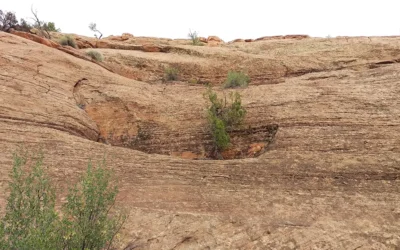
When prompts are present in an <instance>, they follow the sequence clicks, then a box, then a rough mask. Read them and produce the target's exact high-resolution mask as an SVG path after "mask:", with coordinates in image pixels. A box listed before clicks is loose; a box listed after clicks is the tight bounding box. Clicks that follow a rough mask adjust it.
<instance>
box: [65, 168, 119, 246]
mask: <svg viewBox="0 0 400 250" xmlns="http://www.w3.org/2000/svg"><path fill="white" fill-rule="evenodd" d="M111 181H112V178H111V174H110V172H109V171H108V170H107V169H106V168H105V165H104V161H103V163H102V164H99V165H98V167H97V168H93V166H92V164H91V163H89V165H88V168H87V171H86V174H85V175H84V176H83V177H82V179H81V180H80V182H79V183H78V184H77V185H75V186H74V187H73V188H71V189H70V192H69V194H68V196H67V203H66V204H65V206H64V208H63V211H64V220H63V228H64V232H65V233H64V239H65V242H64V245H65V246H67V248H68V249H103V248H104V247H110V246H111V244H112V242H113V240H114V238H115V236H116V234H117V233H118V231H119V230H120V229H121V227H122V224H123V223H124V222H125V219H126V216H124V215H121V216H118V218H116V217H115V216H112V214H111V209H112V208H113V206H114V204H115V199H116V195H117V193H118V188H117V186H116V185H113V184H112V182H111Z"/></svg>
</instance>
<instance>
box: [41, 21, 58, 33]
mask: <svg viewBox="0 0 400 250" xmlns="http://www.w3.org/2000/svg"><path fill="white" fill-rule="evenodd" d="M43 28H44V29H45V30H47V31H51V32H61V29H58V28H56V25H55V24H54V23H53V22H48V23H44V24H43Z"/></svg>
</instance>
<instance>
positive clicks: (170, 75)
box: [164, 67, 179, 81]
mask: <svg viewBox="0 0 400 250" xmlns="http://www.w3.org/2000/svg"><path fill="white" fill-rule="evenodd" d="M164 73H165V80H167V81H176V80H178V74H179V70H178V69H177V68H173V67H168V68H166V69H165V72H164Z"/></svg>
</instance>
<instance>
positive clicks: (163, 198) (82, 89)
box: [0, 32, 400, 249]
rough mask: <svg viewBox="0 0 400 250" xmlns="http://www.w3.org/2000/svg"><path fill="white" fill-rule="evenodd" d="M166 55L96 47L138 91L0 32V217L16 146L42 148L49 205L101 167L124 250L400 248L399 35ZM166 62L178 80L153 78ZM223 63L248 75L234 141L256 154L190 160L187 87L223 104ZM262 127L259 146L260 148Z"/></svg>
mask: <svg viewBox="0 0 400 250" xmlns="http://www.w3.org/2000/svg"><path fill="white" fill-rule="evenodd" d="M132 39H134V38H130V39H129V40H132ZM170 43H172V42H170ZM168 46H174V47H176V48H181V50H179V49H176V50H170V51H168V52H167V53H165V52H152V53H146V52H143V51H130V50H99V51H101V52H103V53H104V55H105V58H106V61H105V63H106V64H107V65H120V67H127V68H131V69H132V70H133V72H138V74H139V73H140V74H142V75H141V77H142V81H138V80H134V79H131V78H127V77H124V76H121V75H119V74H117V73H113V72H111V71H109V70H107V69H105V68H104V67H101V66H99V65H97V64H95V63H93V62H91V61H88V60H82V59H80V58H77V57H75V56H73V55H71V54H67V53H65V52H63V51H60V50H56V49H53V48H50V47H47V46H44V45H41V44H39V43H34V42H32V41H29V40H26V39H23V38H20V37H18V36H15V35H11V34H6V33H2V32H0V148H1V149H2V150H0V166H1V168H0V174H1V176H3V178H2V179H1V181H0V191H1V192H0V193H1V194H2V195H0V207H3V208H4V204H5V194H6V192H5V190H6V187H7V180H8V177H7V176H8V173H9V171H10V169H11V160H12V159H11V153H12V152H13V150H14V149H15V148H16V147H17V145H19V144H20V143H24V144H25V145H26V146H27V147H33V148H38V147H42V148H43V150H44V151H45V152H46V154H45V164H46V166H47V167H48V170H49V171H50V173H51V176H52V177H53V178H54V180H55V183H56V184H57V187H58V192H59V193H60V194H61V197H62V194H63V190H65V187H66V185H67V184H69V183H72V182H73V181H74V180H76V178H77V176H78V175H79V173H81V172H82V171H84V169H85V168H86V164H87V162H88V159H89V158H92V159H101V158H102V157H103V155H104V154H106V155H107V160H108V166H109V167H110V168H112V169H114V170H115V173H116V177H117V178H118V179H119V182H120V183H119V185H120V190H121V192H120V194H119V197H118V202H119V204H121V205H123V206H125V207H126V208H127V209H129V211H130V217H129V220H128V221H127V223H126V225H125V226H124V228H123V230H122V235H121V242H120V243H119V244H120V246H119V247H120V248H124V247H125V246H127V245H128V243H129V247H130V249H238V248H239V249H296V248H300V249H396V247H398V246H399V245H400V236H399V235H400V220H399V218H400V209H399V204H400V180H399V178H400V168H399V162H400V139H399V134H400V101H399V96H400V85H399V84H398V79H399V76H400V75H399V74H400V73H399V72H400V65H399V63H398V62H399V55H400V53H399V52H400V39H399V38H371V39H368V38H354V39H352V38H349V39H313V38H310V39H304V40H293V39H283V40H278V41H274V40H271V41H270V40H268V41H259V42H257V43H235V44H229V45H221V47H217V48H208V47H192V46H187V45H181V44H176V45H173V44H172V45H171V44H169V45H168ZM235 46H238V47H235ZM187 51H193V53H192V54H188V53H183V52H187ZM222 58H224V60H220V59H222ZM138 63H141V65H142V66H139V64H138ZM163 65H178V66H182V76H183V77H182V79H183V80H182V81H180V82H179V81H178V82H175V83H161V82H157V81H154V82H152V81H149V79H152V78H151V77H153V78H154V77H155V76H158V74H162V70H161V69H162V66H163ZM233 66H235V67H237V68H241V69H244V70H246V71H247V72H248V73H249V75H250V77H251V78H252V79H254V80H253V81H252V82H251V83H250V86H249V87H248V88H246V89H237V90H238V91H239V92H240V93H241V95H242V99H243V105H244V106H245V107H246V108H247V110H248V117H247V118H246V120H245V128H246V129H243V130H238V131H236V133H237V139H236V140H237V141H238V143H239V144H240V143H242V144H243V145H246V147H245V148H244V149H243V153H245V154H249V155H254V156H255V157H257V156H258V157H257V158H251V159H239V160H229V161H210V160H207V161H204V160H198V158H201V157H202V156H205V155H206V154H207V150H208V148H207V147H208V146H207V145H209V142H210V138H209V133H208V132H207V129H206V119H205V111H204V110H205V107H206V104H207V102H206V100H205V99H204V98H203V93H204V92H205V90H206V87H205V86H204V85H202V84H198V85H189V84H188V83H187V82H185V80H186V78H187V76H190V77H198V78H206V77H205V76H207V77H208V78H209V79H210V80H212V83H213V84H214V89H216V90H217V91H218V92H219V93H222V88H220V86H221V83H222V82H223V79H224V77H225V75H226V73H227V72H228V71H229V70H231V69H232V67H233ZM272 82H273V83H275V84H271V83H272ZM271 126H272V127H271ZM274 126H276V127H277V128H278V129H277V130H276V134H275V135H274V138H273V140H271V143H269V144H268V145H267V144H263V140H261V141H257V139H259V138H258V137H257V136H254V135H257V134H258V133H260V134H259V135H264V136H267V133H266V131H269V130H268V129H271V128H273V127H274ZM246 131H250V133H249V135H250V136H247V137H243V136H241V134H242V133H245V132H246ZM263 133H265V134H263ZM251 135H253V136H254V137H252V136H251ZM241 138H245V139H241ZM246 138H247V139H246ZM134 149H137V150H140V151H137V150H134ZM169 155H171V156H169ZM181 157H183V158H186V159H181ZM194 158H196V159H197V160H192V159H194Z"/></svg>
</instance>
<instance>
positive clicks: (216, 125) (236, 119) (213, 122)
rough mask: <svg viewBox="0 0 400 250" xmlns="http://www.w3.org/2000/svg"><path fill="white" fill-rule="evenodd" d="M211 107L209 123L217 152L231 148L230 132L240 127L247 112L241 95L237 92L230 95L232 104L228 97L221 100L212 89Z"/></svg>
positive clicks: (209, 94) (210, 95)
mask: <svg viewBox="0 0 400 250" xmlns="http://www.w3.org/2000/svg"><path fill="white" fill-rule="evenodd" d="M207 95H208V99H209V101H210V103H211V105H210V106H209V108H208V121H209V124H210V128H211V133H212V136H213V140H214V145H215V147H216V149H217V150H224V149H226V148H227V147H228V146H229V142H230V137H229V134H228V131H229V130H231V129H233V128H234V127H236V126H238V125H240V124H241V123H242V122H243V120H244V118H245V116H246V110H245V109H244V108H243V107H242V101H241V98H240V94H239V93H237V92H235V93H231V95H230V103H228V102H227V100H226V97H225V98H224V99H219V98H218V96H217V94H216V93H215V92H213V91H212V90H211V89H209V90H208V92H207Z"/></svg>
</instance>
